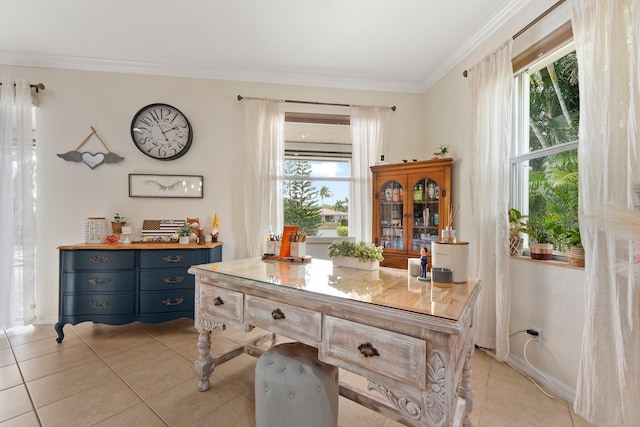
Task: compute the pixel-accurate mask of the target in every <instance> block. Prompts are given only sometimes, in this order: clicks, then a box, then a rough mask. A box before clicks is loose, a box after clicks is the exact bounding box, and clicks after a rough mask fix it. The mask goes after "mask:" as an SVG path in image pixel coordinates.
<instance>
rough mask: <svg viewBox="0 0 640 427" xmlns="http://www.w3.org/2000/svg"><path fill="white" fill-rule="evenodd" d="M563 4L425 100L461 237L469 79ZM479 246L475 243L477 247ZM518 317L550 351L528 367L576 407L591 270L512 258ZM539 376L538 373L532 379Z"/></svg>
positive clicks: (534, 5)
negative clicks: (445, 156) (448, 161)
mask: <svg viewBox="0 0 640 427" xmlns="http://www.w3.org/2000/svg"><path fill="white" fill-rule="evenodd" d="M554 3H556V0H545V1H536V2H533V1H530V2H529V6H527V8H526V10H523V11H521V12H520V13H518V14H517V16H516V17H514V18H513V19H511V20H509V21H508V22H505V23H504V24H503V25H502V27H501V28H499V29H497V30H496V31H495V32H493V33H492V34H491V35H490V36H489V37H488V38H487V40H486V41H485V42H483V43H482V45H481V46H480V47H479V48H478V49H476V50H475V51H474V52H472V53H471V54H470V55H468V56H467V57H466V58H464V59H463V60H462V61H461V62H460V63H459V64H458V66H457V67H455V68H454V69H453V70H451V72H449V73H448V74H447V75H446V76H444V77H443V78H442V79H441V80H440V81H439V82H438V83H437V84H436V85H434V86H433V87H431V88H430V89H429V90H428V91H427V92H426V93H425V97H424V122H425V141H426V145H427V147H429V149H430V150H431V149H433V148H435V147H437V146H439V145H440V144H447V145H448V146H449V150H450V152H451V157H453V158H454V159H455V161H454V162H453V176H452V186H453V193H452V204H453V205H454V206H455V205H456V204H457V203H460V210H459V212H458V215H457V216H456V223H455V224H454V226H455V228H456V229H457V234H458V237H459V238H460V239H461V240H465V239H469V238H470V237H471V236H472V230H473V228H472V227H473V226H472V221H471V220H472V218H471V212H470V203H471V202H470V200H471V194H470V192H469V188H470V186H469V184H470V182H469V171H470V159H469V157H468V153H469V152H470V140H471V96H470V91H469V86H468V81H467V79H466V78H464V77H463V75H462V73H463V71H464V70H465V69H468V68H470V67H472V66H473V65H475V64H476V63H478V62H479V61H480V60H481V59H482V58H484V57H485V56H487V55H489V54H490V53H492V52H493V51H495V50H496V49H497V48H498V47H499V46H500V45H501V44H503V43H504V42H505V41H506V40H508V39H509V38H510V37H512V36H513V34H516V33H517V32H518V31H519V30H520V29H522V28H523V27H525V26H526V25H527V24H528V23H529V22H531V21H532V20H533V19H534V18H536V17H537V16H538V15H540V14H541V13H542V12H544V11H545V10H546V9H548V8H549V7H550V6H551V5H553V4H554ZM569 17H570V15H569V10H568V5H567V4H565V5H563V6H562V7H561V8H559V9H557V10H556V11H555V12H554V13H553V14H552V15H550V16H549V17H548V18H545V20H544V21H543V22H541V23H540V24H538V25H536V27H535V28H533V29H532V30H531V31H528V33H527V34H526V35H525V36H523V37H521V38H518V39H516V40H515V41H514V45H513V53H514V54H516V53H518V52H519V51H521V50H522V49H523V48H525V47H526V46H527V44H530V43H531V42H532V40H535V39H536V38H537V39H539V38H540V37H542V36H543V35H545V34H546V33H547V32H548V30H549V28H550V27H553V26H557V25H559V24H561V23H564V22H566V21H567V20H568V19H569ZM470 244H473V242H470ZM510 271H511V283H512V292H511V293H512V314H511V327H510V330H511V331H512V332H515V331H517V330H520V329H526V328H530V327H539V328H542V330H543V346H542V347H538V346H535V345H533V346H531V345H529V347H528V349H527V356H528V357H529V360H530V361H532V363H533V364H534V365H535V366H536V367H537V368H539V369H542V370H543V371H544V372H545V374H546V375H547V376H549V377H550V378H551V379H552V381H554V383H555V385H556V390H555V391H556V392H558V393H560V395H562V396H563V397H565V398H567V399H569V400H572V399H573V393H574V390H575V386H576V378H577V368H578V367H577V359H576V358H577V355H578V352H579V348H580V343H581V340H582V327H583V324H584V295H583V290H584V271H582V270H576V269H572V268H570V267H568V266H567V265H566V264H564V265H563V266H558V265H549V264H548V263H547V264H541V263H536V262H533V261H529V260H519V259H512V260H511V265H510ZM526 338H527V337H526V336H525V335H523V334H517V335H514V336H513V337H512V339H511V341H510V343H511V354H512V358H513V361H514V362H515V363H516V364H518V365H519V366H521V365H524V366H521V367H523V368H525V369H526V370H527V371H529V372H531V369H530V368H528V367H527V366H526V362H524V355H523V346H524V342H525V340H526ZM533 375H535V373H533Z"/></svg>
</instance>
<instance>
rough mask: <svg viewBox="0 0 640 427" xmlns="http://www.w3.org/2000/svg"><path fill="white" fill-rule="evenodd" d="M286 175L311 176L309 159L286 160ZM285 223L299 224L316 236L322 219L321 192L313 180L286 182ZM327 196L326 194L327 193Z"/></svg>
mask: <svg viewBox="0 0 640 427" xmlns="http://www.w3.org/2000/svg"><path fill="white" fill-rule="evenodd" d="M284 174H285V175H286V176H301V177H304V176H311V166H310V165H309V162H307V161H293V160H286V161H285V164H284ZM283 196H284V223H285V224H290V225H297V226H298V230H299V231H301V232H304V233H306V235H307V236H315V235H317V233H318V228H319V226H320V223H321V221H322V215H321V213H320V206H319V205H318V197H319V192H318V189H317V188H316V187H315V186H314V185H313V183H312V182H311V181H306V180H302V179H300V180H293V181H285V182H284V194H283ZM325 196H326V194H325Z"/></svg>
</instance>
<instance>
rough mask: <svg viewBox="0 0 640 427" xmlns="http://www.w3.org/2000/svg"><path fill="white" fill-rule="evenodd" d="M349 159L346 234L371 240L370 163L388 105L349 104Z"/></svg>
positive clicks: (383, 132) (385, 124)
mask: <svg viewBox="0 0 640 427" xmlns="http://www.w3.org/2000/svg"><path fill="white" fill-rule="evenodd" d="M350 114H351V143H352V144H353V152H352V154H351V163H352V170H353V183H352V186H351V197H352V200H350V201H349V234H351V235H352V236H354V237H355V240H356V242H358V241H361V240H362V241H365V242H371V233H372V229H371V227H372V225H371V221H372V217H371V215H372V212H371V209H372V206H373V205H372V203H373V200H372V193H373V185H372V180H371V169H370V167H371V166H372V165H373V164H375V162H376V160H377V159H378V158H379V157H378V156H379V155H380V154H381V153H382V152H383V151H382V148H383V146H384V144H385V140H386V138H387V135H386V133H387V132H388V131H389V125H390V123H391V109H389V108H385V107H363V106H352V107H351V113H350Z"/></svg>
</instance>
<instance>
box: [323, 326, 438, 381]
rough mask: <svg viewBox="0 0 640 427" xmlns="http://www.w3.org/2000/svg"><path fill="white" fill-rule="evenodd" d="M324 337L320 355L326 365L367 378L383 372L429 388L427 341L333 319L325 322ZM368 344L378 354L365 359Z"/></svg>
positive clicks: (399, 379) (400, 379)
mask: <svg viewBox="0 0 640 427" xmlns="http://www.w3.org/2000/svg"><path fill="white" fill-rule="evenodd" d="M323 334H324V336H323V339H322V345H321V348H320V352H319V354H318V355H319V358H320V360H322V361H323V362H326V363H329V364H331V365H335V366H338V367H342V368H348V369H349V370H351V371H353V372H356V373H359V374H360V375H364V376H366V374H367V371H372V372H379V373H383V374H384V375H386V376H388V377H391V378H394V379H396V380H398V381H402V382H407V383H410V384H413V385H416V386H418V387H420V388H424V387H425V384H426V372H425V366H426V365H425V360H426V358H427V345H426V341H423V340H419V339H417V338H414V337H410V336H406V335H402V334H398V333H395V332H390V331H386V330H383V329H378V328H374V327H372V326H366V325H362V324H360V323H355V322H351V321H348V320H343V319H339V318H335V317H331V316H326V317H325V319H324V328H323ZM365 343H370V344H371V346H372V347H373V348H375V351H376V352H377V353H378V354H377V355H375V356H369V357H365V356H364V355H363V354H362V353H361V352H360V350H359V349H358V347H359V346H361V345H362V344H365ZM354 367H356V368H358V369H356V370H354Z"/></svg>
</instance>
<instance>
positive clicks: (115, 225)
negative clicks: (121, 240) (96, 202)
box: [111, 212, 127, 234]
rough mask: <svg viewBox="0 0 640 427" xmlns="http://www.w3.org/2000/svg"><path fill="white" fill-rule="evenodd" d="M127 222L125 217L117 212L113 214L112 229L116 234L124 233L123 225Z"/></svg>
mask: <svg viewBox="0 0 640 427" xmlns="http://www.w3.org/2000/svg"><path fill="white" fill-rule="evenodd" d="M126 223H127V222H126V221H125V220H124V217H123V216H122V215H120V214H119V213H117V212H116V214H115V215H114V216H113V221H111V230H112V231H113V232H114V233H115V234H120V233H122V226H123V225H125V224H126Z"/></svg>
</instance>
